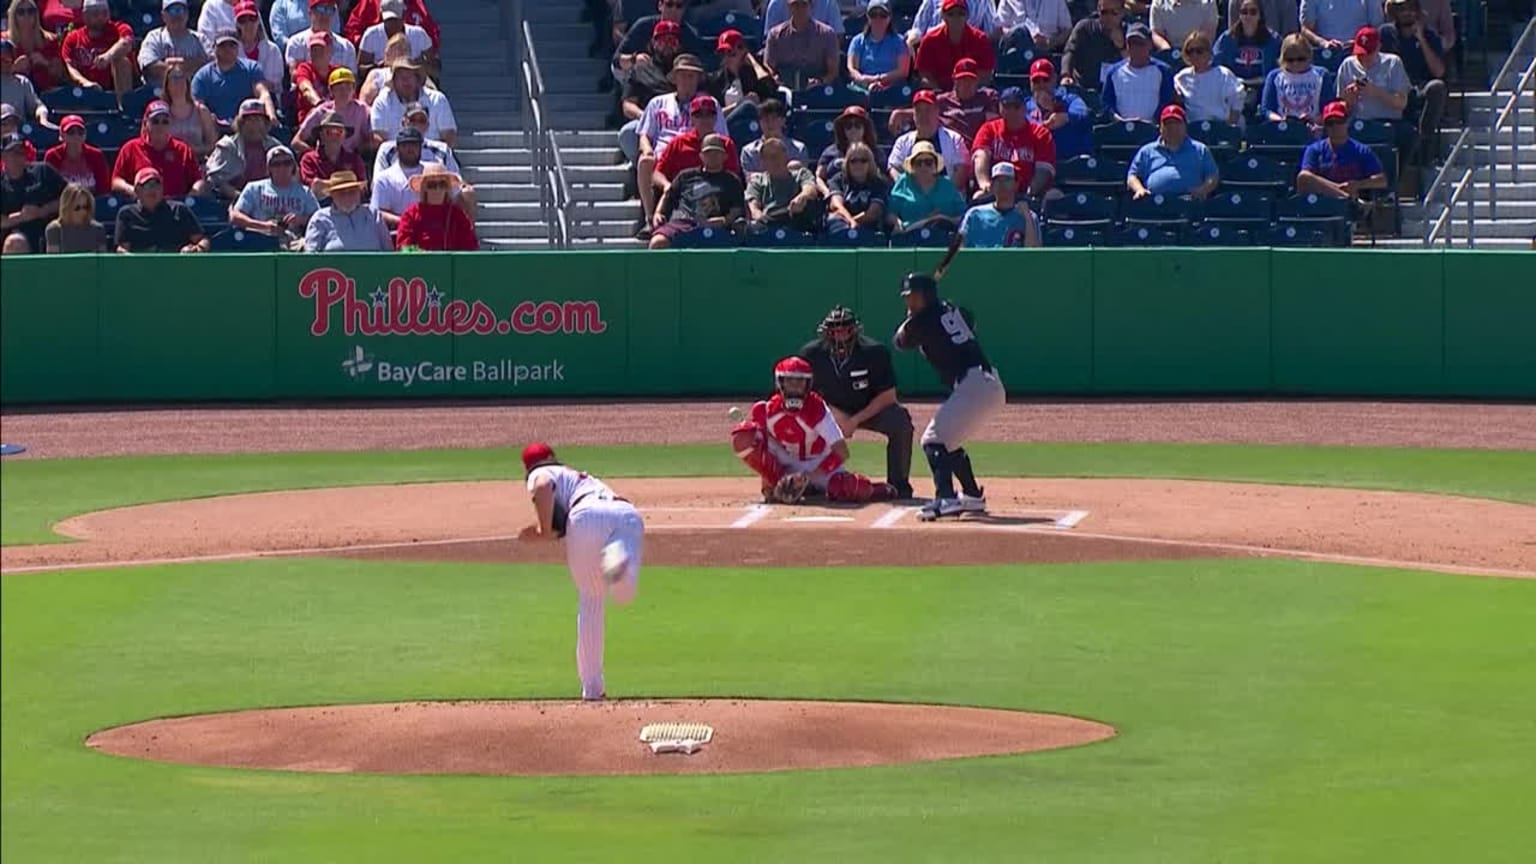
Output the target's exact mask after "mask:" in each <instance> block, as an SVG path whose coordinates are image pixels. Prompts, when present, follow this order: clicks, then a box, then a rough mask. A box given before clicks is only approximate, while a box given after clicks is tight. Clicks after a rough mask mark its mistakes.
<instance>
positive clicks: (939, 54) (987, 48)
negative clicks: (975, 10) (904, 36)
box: [917, 24, 997, 90]
mask: <svg viewBox="0 0 1536 864" xmlns="http://www.w3.org/2000/svg"><path fill="white" fill-rule="evenodd" d="M966 57H969V58H970V59H972V60H975V61H976V65H977V66H979V67H981V68H980V69H979V70H977V71H979V72H982V73H986V72H991V71H992V70H993V69H996V68H997V54H996V53H995V52H993V50H992V40H991V39H988V38H987V34H985V33H983V32H981V31H980V30H977V29H976V28H975V27H972V26H971V25H969V24H967V25H965V33H963V34H961V36H960V44H958V45H957V44H955V43H953V42H951V41H949V28H948V27H947V26H945V25H943V24H940V25H939V26H937V27H935V28H933V29H932V30H929V31H928V32H927V33H924V34H923V39H922V41H921V42H918V43H917V71H918V72H920V73H922V74H924V75H927V76H928V77H929V78H932V79H933V80H934V82H935V83H937V84H938V85H939V89H940V90H953V89H954V85H955V63H956V62H958V61H960V60H962V59H964V58H966Z"/></svg>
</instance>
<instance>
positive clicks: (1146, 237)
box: [1110, 225, 1179, 246]
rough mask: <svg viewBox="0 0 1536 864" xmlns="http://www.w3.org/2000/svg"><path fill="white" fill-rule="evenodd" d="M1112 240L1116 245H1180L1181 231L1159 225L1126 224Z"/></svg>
mask: <svg viewBox="0 0 1536 864" xmlns="http://www.w3.org/2000/svg"><path fill="white" fill-rule="evenodd" d="M1110 240H1111V242H1113V243H1114V245H1116V246H1178V245H1179V232H1178V230H1177V229H1175V228H1166V227H1162V226H1158V225H1126V226H1125V227H1124V228H1121V229H1120V230H1119V231H1116V232H1115V233H1114V235H1113V236H1112V237H1110Z"/></svg>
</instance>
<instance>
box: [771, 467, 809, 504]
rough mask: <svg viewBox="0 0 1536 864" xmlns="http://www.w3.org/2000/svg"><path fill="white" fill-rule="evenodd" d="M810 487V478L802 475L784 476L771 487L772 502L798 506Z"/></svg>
mask: <svg viewBox="0 0 1536 864" xmlns="http://www.w3.org/2000/svg"><path fill="white" fill-rule="evenodd" d="M810 485H811V478H810V477H808V476H806V475H804V474H786V475H784V476H783V477H780V478H779V482H778V484H777V485H775V486H774V487H773V500H774V501H776V502H778V503H779V504H799V503H800V501H801V499H803V498H804V497H805V490H806V487H807V486H810Z"/></svg>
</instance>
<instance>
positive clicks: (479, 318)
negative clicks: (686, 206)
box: [299, 267, 608, 336]
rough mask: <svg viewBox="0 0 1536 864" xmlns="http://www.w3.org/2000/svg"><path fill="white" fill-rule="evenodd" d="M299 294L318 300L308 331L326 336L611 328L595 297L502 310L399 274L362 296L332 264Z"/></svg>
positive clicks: (302, 282) (307, 277) (307, 280)
mask: <svg viewBox="0 0 1536 864" xmlns="http://www.w3.org/2000/svg"><path fill="white" fill-rule="evenodd" d="M299 296H300V297H303V298H305V299H313V300H314V304H315V307H314V317H313V318H312V319H311V321H310V325H309V332H310V333H311V334H313V335H315V336H324V335H326V334H327V333H330V332H331V330H332V328H336V329H338V330H340V332H342V333H345V334H346V335H348V336H450V335H451V336H467V335H477V336H491V335H497V334H499V335H507V334H511V333H518V334H524V335H527V334H552V333H602V332H603V331H605V330H607V329H608V324H607V322H605V321H604V320H603V310H602V307H601V305H599V304H598V303H597V301H595V300H565V301H559V302H557V301H554V300H544V301H540V302H535V301H533V300H523V301H521V302H520V303H518V304H517V305H516V306H514V307H512V308H511V309H510V310H506V311H504V312H498V311H497V310H495V309H492V308H491V307H490V306H489V305H488V304H487V303H486V302H485V301H483V300H473V301H471V300H448V299H447V296H446V295H445V294H444V293H443V292H442V291H439V290H438V289H437V288H436V287H435V286H429V285H428V284H427V283H426V281H425V280H423V279H422V278H420V277H412V278H409V279H406V278H404V277H400V276H396V277H394V278H393V279H390V280H389V283H388V284H387V285H383V286H380V287H378V288H375V289H374V290H373V291H372V292H371V293H369V294H367V295H364V296H358V293H357V280H355V279H352V278H350V277H348V276H347V274H345V273H343V272H342V271H340V270H337V269H335V268H334V267H320V268H316V269H314V270H311V271H309V272H308V273H305V274H304V275H303V276H302V277H301V278H300V279H299Z"/></svg>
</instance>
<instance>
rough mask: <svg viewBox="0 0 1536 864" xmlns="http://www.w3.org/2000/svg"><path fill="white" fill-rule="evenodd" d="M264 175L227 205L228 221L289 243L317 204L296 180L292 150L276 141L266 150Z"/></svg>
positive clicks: (305, 188)
mask: <svg viewBox="0 0 1536 864" xmlns="http://www.w3.org/2000/svg"><path fill="white" fill-rule="evenodd" d="M266 163H267V176H266V177H262V178H261V179H259V180H253V181H251V182H250V183H247V184H245V188H244V189H242V190H240V197H239V198H237V199H235V203H234V204H231V205H230V207H229V225H230V227H231V228H241V229H244V230H246V231H255V232H256V233H258V234H266V235H269V236H272V237H277V238H280V241H282V245H284V246H291V245H294V244H295V242H296V241H298V240H299V239H300V238H302V237H303V236H304V229H305V227H306V226H308V225H309V217H311V216H313V215H315V211H316V210H319V209H320V204H319V202H317V201H316V200H315V196H314V193H312V192H310V191H309V188H308V187H307V186H305V185H304V184H303V183H300V182H299V178H298V162H297V160H295V159H294V158H293V151H292V150H289V149H288V148H287V147H286V146H285V145H282V144H278V145H276V146H275V147H273V148H272V149H271V150H269V151H267V155H266Z"/></svg>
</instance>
